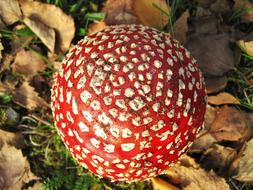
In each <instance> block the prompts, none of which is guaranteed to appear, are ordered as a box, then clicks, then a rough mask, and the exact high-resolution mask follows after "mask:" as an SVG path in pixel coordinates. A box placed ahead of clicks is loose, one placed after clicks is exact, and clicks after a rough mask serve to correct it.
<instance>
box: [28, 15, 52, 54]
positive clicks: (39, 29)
mask: <svg viewBox="0 0 253 190" xmlns="http://www.w3.org/2000/svg"><path fill="white" fill-rule="evenodd" d="M23 21H24V23H25V24H26V25H27V26H28V27H29V28H30V29H31V30H32V31H33V32H34V33H35V34H36V36H38V38H39V39H40V40H41V41H42V42H43V44H44V45H45V46H46V47H47V48H48V49H49V51H51V52H54V46H55V31H54V30H53V29H52V28H50V27H48V26H46V25H45V24H43V23H41V22H39V21H35V20H33V19H30V18H28V17H25V18H24V19H23Z"/></svg>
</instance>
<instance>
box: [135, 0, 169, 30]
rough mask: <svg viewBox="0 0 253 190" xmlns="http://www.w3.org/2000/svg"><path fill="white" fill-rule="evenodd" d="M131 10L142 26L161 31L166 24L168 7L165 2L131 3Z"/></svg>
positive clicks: (155, 0)
mask: <svg viewBox="0 0 253 190" xmlns="http://www.w3.org/2000/svg"><path fill="white" fill-rule="evenodd" d="M133 10H134V13H135V15H137V17H138V18H139V20H140V22H141V23H142V24H144V25H147V26H151V27H154V28H158V29H163V27H164V26H165V25H166V24H168V20H169V17H168V15H169V6H168V4H167V3H166V1H165V0H138V1H133Z"/></svg>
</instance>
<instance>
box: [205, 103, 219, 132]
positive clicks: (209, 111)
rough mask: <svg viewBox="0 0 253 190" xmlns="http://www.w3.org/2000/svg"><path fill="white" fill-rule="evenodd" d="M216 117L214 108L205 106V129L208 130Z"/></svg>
mask: <svg viewBox="0 0 253 190" xmlns="http://www.w3.org/2000/svg"><path fill="white" fill-rule="evenodd" d="M216 117H217V111H216V108H214V107H212V106H210V105H207V106H206V113H205V129H207V130H208V129H209V128H210V126H211V124H212V123H213V122H214V120H215V118H216Z"/></svg>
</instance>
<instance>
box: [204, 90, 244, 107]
mask: <svg viewBox="0 0 253 190" xmlns="http://www.w3.org/2000/svg"><path fill="white" fill-rule="evenodd" d="M207 101H208V103H209V104H213V105H222V104H240V101H239V100H238V99H236V98H235V97H234V96H233V95H231V94H229V93H227V92H221V93H219V94H217V95H216V96H208V97H207Z"/></svg>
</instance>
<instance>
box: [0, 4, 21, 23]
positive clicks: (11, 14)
mask: <svg viewBox="0 0 253 190" xmlns="http://www.w3.org/2000/svg"><path fill="white" fill-rule="evenodd" d="M0 16H1V17H2V19H3V21H4V22H5V24H7V25H10V24H13V23H14V22H17V21H18V20H20V19H21V17H22V13H21V11H20V7H19V3H18V1H17V0H1V1H0Z"/></svg>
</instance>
